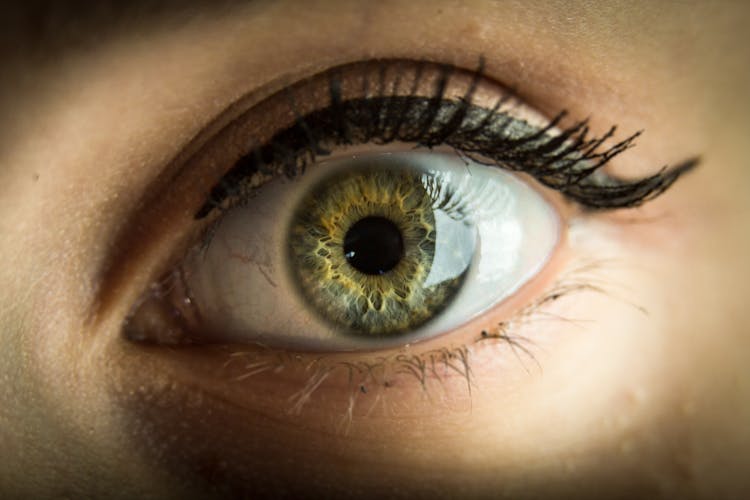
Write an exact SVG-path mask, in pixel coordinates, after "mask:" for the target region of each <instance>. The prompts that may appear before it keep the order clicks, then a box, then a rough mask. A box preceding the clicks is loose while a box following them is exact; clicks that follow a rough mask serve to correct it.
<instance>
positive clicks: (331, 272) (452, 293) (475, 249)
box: [181, 148, 559, 351]
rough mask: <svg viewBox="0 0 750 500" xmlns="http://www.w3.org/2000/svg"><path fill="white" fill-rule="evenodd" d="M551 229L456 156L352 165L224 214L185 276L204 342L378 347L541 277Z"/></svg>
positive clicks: (520, 195) (517, 186)
mask: <svg viewBox="0 0 750 500" xmlns="http://www.w3.org/2000/svg"><path fill="white" fill-rule="evenodd" d="M391 149H392V148H391ZM558 230H559V229H558V222H557V218H556V215H555V212H554V210H553V209H552V207H551V206H549V204H548V202H546V201H545V200H544V199H543V198H542V196H541V195H540V194H538V193H537V192H536V191H535V190H534V189H532V188H530V187H529V186H528V185H527V184H526V183H525V182H523V181H521V180H519V179H518V178H517V177H516V176H515V175H513V174H511V173H507V172H503V171H501V170H499V169H491V168H489V167H486V166H483V165H479V164H476V163H474V162H472V161H470V160H464V159H461V158H459V157H458V156H456V155H455V154H445V153H417V152H401V153H395V154H387V153H386V154H374V153H369V154H368V153H365V154H356V155H352V154H349V155H342V156H341V157H339V158H335V159H330V160H327V161H323V162H320V163H319V164H316V165H314V166H313V167H311V168H309V169H308V172H307V173H306V174H305V175H304V176H302V177H301V178H300V179H299V180H296V181H293V182H289V181H284V180H280V179H279V180H276V181H274V182H271V183H269V184H268V185H266V186H264V187H263V188H262V189H260V190H259V191H258V194H257V196H255V197H253V198H252V199H250V200H248V202H247V203H246V204H243V205H242V206H239V207H235V208H233V209H231V210H230V211H229V212H227V213H226V214H225V215H224V216H223V217H222V219H221V220H220V222H219V223H218V224H217V225H216V227H215V228H214V229H213V230H212V232H211V236H210V242H208V243H207V244H206V245H203V246H201V247H199V248H196V249H195V250H194V251H193V252H192V253H191V254H190V255H189V257H188V258H186V259H185V261H184V263H183V264H182V266H181V273H182V275H183V277H184V282H185V287H186V290H188V291H189V296H190V298H191V300H192V301H193V303H194V304H195V305H196V306H195V307H196V308H198V310H199V312H200V318H201V320H200V323H201V324H200V326H199V327H198V328H195V330H197V331H200V332H201V337H200V339H199V340H200V341H203V342H206V341H212V342H262V343H263V344H267V345H271V346H275V347H293V348H299V349H305V350H322V351H331V350H351V349H357V348H381V347H383V346H386V345H391V344H394V343H403V342H411V341H415V340H419V339H423V338H428V337H431V336H434V335H436V334H439V333H442V332H446V331H450V330H451V329H452V328H455V327H457V326H459V325H461V324H462V323H465V322H466V321H467V320H469V319H471V318H473V317H475V316H477V315H478V314H481V313H482V312H483V311H485V310H487V309H488V308H490V307H492V306H493V305H494V304H496V303H497V302H499V301H501V300H502V299H503V298H505V297H507V296H508V295H509V294H510V293H512V292H513V291H514V290H515V289H517V288H518V287H519V286H520V285H521V284H523V282H524V281H526V280H528V279H529V278H530V277H531V276H533V275H534V274H535V273H536V272H537V271H538V270H539V269H540V268H541V267H542V266H543V264H544V263H545V261H546V259H547V258H548V257H549V254H550V253H551V252H552V250H553V249H554V247H555V244H556V242H557V238H558Z"/></svg>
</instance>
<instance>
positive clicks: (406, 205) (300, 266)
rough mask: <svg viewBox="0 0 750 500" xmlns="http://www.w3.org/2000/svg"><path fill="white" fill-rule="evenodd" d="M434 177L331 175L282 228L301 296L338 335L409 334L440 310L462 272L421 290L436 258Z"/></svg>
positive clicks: (400, 172)
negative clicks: (286, 228) (339, 331)
mask: <svg viewBox="0 0 750 500" xmlns="http://www.w3.org/2000/svg"><path fill="white" fill-rule="evenodd" d="M432 187H434V178H431V177H430V176H429V174H427V173H425V171H424V170H421V169H418V168H414V167H406V166H404V167H399V166H397V165H394V164H393V163H390V162H384V163H383V164H378V163H377V161H374V162H373V164H371V165H369V166H366V167H361V168H356V169H351V170H349V171H347V172H345V173H339V174H334V175H332V176H329V177H327V178H324V179H323V181H321V182H320V183H318V184H317V185H316V186H314V187H313V189H311V190H310V192H308V193H307V194H306V196H305V197H304V199H303V200H302V201H301V202H300V204H299V206H298V207H297V210H296V212H295V214H294V216H293V218H292V222H291V225H290V229H289V239H288V242H289V256H290V266H291V269H292V272H293V274H294V276H295V278H296V282H297V283H298V284H299V288H300V290H301V293H302V295H303V296H304V297H305V298H306V299H307V301H308V302H309V303H310V304H311V305H312V306H313V308H314V309H315V310H316V311H317V312H318V313H319V314H320V315H321V316H322V317H323V318H324V319H325V320H327V321H328V322H329V323H331V324H332V325H333V326H334V327H336V328H338V329H343V330H348V331H350V332H353V333H358V334H367V335H376V336H377V335H380V336H382V335H388V334H394V333H399V332H404V331H406V330H412V329H414V328H416V327H418V326H420V325H422V324H423V323H425V322H426V321H428V320H429V319H431V318H432V317H434V316H435V315H436V314H437V313H439V312H440V311H442V310H443V309H444V308H445V307H446V306H447V305H448V304H449V302H450V301H451V299H452V298H453V296H454V295H455V294H456V292H457V291H458V289H459V288H460V286H461V284H462V281H463V278H464V275H465V273H461V274H459V275H457V276H455V277H453V278H451V279H445V280H442V281H440V282H439V283H435V284H430V285H428V284H427V283H428V276H430V271H431V269H432V266H433V262H434V260H435V254H436V241H437V237H438V235H437V230H436V219H435V209H434V208H433V207H434V206H435V200H434V199H433V196H434V191H435V190H434V189H432Z"/></svg>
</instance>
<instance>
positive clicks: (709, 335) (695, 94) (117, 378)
mask: <svg viewBox="0 0 750 500" xmlns="http://www.w3.org/2000/svg"><path fill="white" fill-rule="evenodd" d="M144 19H148V20H147V21H146V20H144ZM749 20H750V12H749V11H748V8H747V7H746V6H744V5H742V4H741V3H740V2H736V3H727V4H722V5H721V8H718V7H717V6H715V5H714V6H712V5H707V4H702V3H699V4H691V3H666V2H658V3H657V2H649V3H646V2H643V3H641V4H633V3H630V2H622V3H618V2H609V3H599V2H597V3H596V5H589V4H588V3H584V2H580V3H565V4H564V3H555V4H551V3H549V2H537V3H534V2H531V3H530V2H493V1H489V0H477V1H473V2H464V3H461V4H458V3H456V2H447V1H446V2H435V1H411V2H358V1H346V2H344V1H340V2H339V1H333V0H332V1H320V2H313V3H311V2H296V1H294V0H289V1H279V2H273V3H270V2H269V3H266V2H253V3H248V4H232V5H227V6H223V7H221V8H218V7H211V5H210V4H209V3H206V4H205V5H200V4H194V5H191V6H190V7H189V8H187V7H185V8H183V9H182V10H181V11H180V12H179V13H175V14H174V15H173V16H170V14H169V13H168V12H166V11H165V12H164V13H163V15H159V16H153V17H146V18H144V17H140V16H135V15H132V14H124V15H123V16H122V18H120V19H118V22H117V23H116V27H115V28H114V29H111V30H106V29H102V31H103V32H99V30H96V32H95V28H96V25H97V23H91V24H90V25H88V24H85V23H82V25H83V26H82V31H80V32H77V33H76V35H75V36H74V35H72V34H70V35H66V34H65V32H60V33H58V34H57V35H56V37H49V39H48V42H49V43H48V45H49V46H46V45H44V44H42V46H36V47H35V48H34V50H31V49H29V50H26V49H24V48H23V41H24V40H28V39H29V37H30V36H31V35H29V34H28V33H25V30H23V29H18V28H16V31H13V32H12V33H15V35H14V36H16V37H17V38H18V40H17V42H18V43H16V44H15V46H19V48H16V49H13V50H10V49H8V50H6V52H5V53H6V56H5V66H6V68H4V69H3V71H2V73H4V74H5V76H4V77H3V79H2V87H0V95H1V96H2V97H0V113H2V116H3V120H2V121H1V122H0V123H3V125H2V129H0V144H2V147H1V148H0V258H1V259H2V260H1V261H0V262H2V265H0V283H1V284H2V287H0V335H1V336H2V344H3V349H2V350H1V351H0V376H1V377H2V382H1V383H0V492H3V494H4V496H8V497H15V496H26V497H59V496H89V497H90V496H93V497H99V496H101V497H103V496H107V497H112V496H115V497H122V498H132V497H134V496H139V497H165V496H172V497H181V498H184V497H189V496H191V495H192V496H196V497H204V496H209V495H211V494H216V495H221V494H224V495H226V494H228V493H229V494H235V495H249V496H253V497H257V496H260V497H262V496H277V495H281V494H288V495H295V496H300V495H303V494H304V495H307V496H326V497H331V496H344V495H359V496H370V495H372V496H375V495H387V496H389V497H399V496H408V495H414V494H419V495H422V496H437V497H440V496H445V497H456V496H484V495H486V496H492V497H498V496H503V495H507V496H510V497H513V498H527V497H528V498H535V497H570V496H575V497H587V496H595V497H620V496H629V497H633V496H645V497H680V498H722V497H723V498H729V497H742V496H744V495H746V494H747V493H748V492H749V491H750V483H749V482H748V481H749V480H748V478H747V474H746V471H747V470H748V467H749V466H750V427H748V425H747V422H748V421H750V371H749V370H750V368H748V366H749V365H748V363H747V362H746V353H747V352H748V349H750V337H749V336H748V335H747V334H748V325H750V312H748V308H747V307H746V297H747V296H748V294H749V293H750V285H749V284H748V283H750V280H748V279H747V278H748V274H749V272H748V266H747V263H746V256H747V255H750V233H749V232H748V231H747V228H748V222H749V221H750V197H748V196H747V193H748V189H749V188H750V184H749V181H750V171H748V169H747V168H746V166H747V160H746V158H748V155H750V149H749V148H748V141H747V134H748V132H749V131H750V118H748V117H750V106H749V105H748V104H749V103H750V100H748V98H747V97H746V89H748V88H750V70H749V68H750V67H749V66H748V65H747V60H748V56H750V54H749V53H748V52H750V44H748V43H747V42H748V39H747V35H746V28H745V26H746V25H747V22H748V21H749ZM99 28H102V26H99ZM68 39H70V40H72V41H71V43H69V44H67V43H53V42H54V41H55V40H57V41H58V42H59V41H60V40H63V41H65V40H68ZM11 42H12V41H11ZM10 46H11V45H9V47H10ZM479 55H484V57H485V59H486V61H487V69H486V73H487V75H488V77H489V78H491V79H493V80H495V81H497V82H500V83H501V84H503V85H505V86H507V87H509V88H514V89H517V91H518V93H519V95H520V96H521V97H522V99H523V100H524V101H525V103H526V104H527V105H529V106H531V107H533V108H535V109H536V110H538V111H539V112H541V113H544V114H546V115H548V116H552V115H554V114H555V113H556V112H558V111H560V110H561V109H567V110H568V111H569V112H570V113H571V115H572V116H574V117H578V118H580V117H586V116H590V117H591V123H592V128H593V129H595V131H597V132H599V133H602V132H604V131H606V129H607V128H608V127H609V126H610V125H612V124H617V125H618V126H619V130H621V132H620V134H621V135H620V136H618V137H619V138H623V137H624V136H625V135H627V134H629V133H631V132H634V131H637V130H641V129H643V130H645V133H644V134H643V136H642V137H641V138H640V139H639V140H638V143H637V146H636V147H635V148H634V149H632V150H630V151H628V152H627V153H625V154H624V155H623V156H621V157H619V158H618V159H617V160H616V161H614V162H613V163H612V164H611V168H612V170H613V171H614V172H616V173H618V174H620V175H628V176H639V175H644V174H647V173H651V172H653V171H655V170H656V169H658V168H659V167H660V166H662V165H664V164H667V163H669V164H675V163H678V162H680V161H682V160H684V159H686V158H688V157H690V156H694V155H699V156H701V158H702V162H701V164H700V166H699V168H698V169H697V170H695V171H694V172H691V173H690V174H689V175H687V176H685V177H684V178H682V179H680V180H679V181H678V182H677V183H676V184H675V185H674V186H673V187H672V189H671V190H670V191H668V192H667V193H665V194H664V195H663V196H662V197H660V198H658V199H657V200H654V201H652V202H650V203H648V204H646V205H644V206H643V207H642V208H639V209H635V210H621V211H616V212H613V213H598V214H593V215H581V214H577V215H570V217H569V219H568V226H569V227H568V229H567V230H566V234H567V236H566V239H565V240H564V241H563V243H562V244H561V246H560V249H559V253H558V254H557V256H556V257H555V258H554V259H553V261H552V262H551V263H550V265H549V266H548V267H547V268H546V269H545V270H544V271H543V272H542V273H541V274H540V275H539V276H538V277H537V278H536V279H535V280H534V281H533V282H531V283H529V284H528V286H526V287H524V288H523V289H522V290H521V291H519V292H518V294H517V295H516V296H515V297H514V298H512V299H510V300H509V301H508V302H506V303H504V304H502V305H501V306H499V307H498V308H497V309H496V310H493V311H492V312H491V313H489V314H488V315H486V316H485V317H483V318H480V319H478V320H476V321H474V322H472V323H471V324H469V325H466V326H465V327H463V328H462V329H460V330H459V331H456V332H450V333H448V334H447V335H445V336H443V337H441V338H439V339H434V340H432V341H430V342H431V343H430V344H429V345H427V346H421V347H420V346H412V347H409V348H404V349H402V350H399V349H395V350H391V351H389V352H388V353H387V355H386V354H384V356H387V357H389V358H393V357H395V356H398V355H399V354H405V353H408V354H413V353H416V354H418V355H420V356H422V355H424V354H425V353H426V352H429V351H430V350H431V349H439V348H451V349H452V348H456V349H459V350H460V348H461V346H465V345H469V346H470V348H469V349H468V350H467V352H469V354H470V358H471V365H470V367H471V370H472V377H471V383H472V385H471V390H470V391H469V390H468V389H467V380H466V377H465V376H461V375H460V373H459V372H460V370H459V371H458V372H457V371H450V370H448V371H446V372H445V376H444V377H443V378H442V379H441V380H440V381H438V380H436V379H431V380H430V381H429V382H428V383H427V385H426V387H425V389H424V390H423V389H422V387H421V386H420V384H419V382H417V381H416V380H415V379H414V378H413V377H410V376H408V375H404V374H397V373H385V374H381V376H379V378H377V379H376V380H369V381H368V384H370V385H368V389H367V391H366V392H363V391H360V392H359V393H357V391H354V392H352V391H351V387H350V384H349V382H348V380H347V376H346V374H345V373H344V372H343V371H340V370H339V371H334V372H332V374H331V375H330V377H329V378H327V379H326V380H323V381H321V385H320V387H319V389H318V390H317V391H315V392H312V393H311V396H310V399H309V401H307V402H306V403H305V404H303V405H301V406H299V407H295V403H297V402H299V399H298V398H297V399H295V397H294V396H295V395H297V396H299V393H300V391H301V390H303V388H304V387H305V384H306V383H309V381H310V380H311V377H313V376H319V375H318V374H319V373H320V372H315V371H314V370H313V371H305V369H304V367H303V366H302V364H300V363H296V362H295V361H294V360H293V359H291V360H287V361H285V363H287V364H286V365H285V366H286V368H285V369H284V370H283V371H281V372H279V373H273V372H264V373H261V374H259V375H258V376H254V377H248V378H246V379H244V380H240V381H238V380H237V377H238V376H239V375H242V374H243V373H245V372H246V368H245V367H244V366H243V365H241V364H240V365H239V366H237V365H233V366H229V367H228V368H226V367H224V368H222V367H223V366H224V364H225V362H226V357H225V355H224V354H221V353H220V354H216V353H215V352H214V351H211V350H209V349H201V348H193V349H172V348H167V347H164V346H154V347H144V346H140V345H136V344H133V343H132V342H129V341H127V340H124V339H123V338H122V334H121V328H122V323H123V320H124V318H125V316H126V314H127V313H128V311H129V310H130V308H131V307H132V305H133V303H134V302H135V301H136V300H137V298H138V296H139V295H140V294H141V293H142V292H143V291H144V290H145V289H146V288H147V287H148V285H149V283H150V282H151V281H152V280H154V279H155V278H156V277H158V274H159V273H160V272H163V271H164V269H162V268H160V266H162V265H163V264H164V262H165V261H166V260H167V256H168V255H170V254H171V253H173V252H175V251H176V249H175V247H174V245H175V244H176V242H177V241H179V240H180V239H181V238H183V237H184V235H185V234H186V233H187V232H188V228H189V224H190V223H191V222H192V214H193V212H192V211H191V207H192V208H194V207H196V206H199V205H200V200H201V199H202V198H204V197H205V194H206V192H205V186H203V187H202V188H201V189H198V187H196V185H197V184H199V183H198V181H195V182H193V183H192V184H191V182H182V183H181V184H179V185H175V186H174V188H173V189H172V191H170V184H169V183H168V182H166V181H165V178H167V177H165V175H164V174H163V173H164V172H173V171H174V169H175V168H176V167H175V165H176V163H175V161H173V159H174V158H175V157H178V156H179V155H180V152H181V151H182V150H183V149H184V148H186V147H187V146H188V145H189V144H190V143H191V140H192V139H193V138H194V137H195V136H196V135H197V134H199V133H200V132H201V131H202V130H203V129H204V128H205V127H206V126H207V125H208V124H209V123H210V122H211V121H212V120H214V119H215V118H216V117H219V116H222V113H224V112H225V110H226V109H227V108H228V107H229V106H230V105H231V104H232V103H234V102H235V101H237V100H238V99H240V98H242V97H243V96H246V95H253V93H254V92H256V93H257V92H261V91H262V89H264V88H267V87H269V86H271V87H275V88H282V87H283V86H284V85H285V84H289V83H293V82H295V81H296V80H298V79H299V78H302V77H305V76H308V75H311V74H315V73H317V72H319V71H322V70H325V69H327V68H330V67H333V66H337V65H340V64H344V63H348V62H354V61H359V60H366V59H372V58H379V57H393V58H396V57H398V58H407V59H415V60H420V59H429V60H434V61H438V62H447V63H451V64H454V65H457V66H460V67H464V68H473V67H475V66H476V62H477V60H478V57H479ZM178 166H179V165H178ZM166 192H169V193H170V194H169V196H165V195H163V193H166ZM550 197H551V198H554V197H553V196H552V195H550ZM161 198H164V199H166V200H167V201H165V202H164V203H165V205H163V206H162V205H159V206H160V207H161V208H163V210H160V211H159V212H158V213H156V214H155V212H154V210H153V209H152V208H151V207H153V206H154V205H153V200H154V199H161ZM558 201H559V200H558ZM555 203H557V201H555ZM144 213H146V214H148V216H149V220H150V222H148V223H147V224H146V223H143V220H144V215H143V214H144ZM566 217H567V215H566ZM136 221H137V223H136ZM133 225H135V228H134V227H133ZM125 234H127V235H130V236H129V240H128V241H127V244H128V245H127V248H128V249H129V250H128V251H127V252H124V251H122V250H121V249H122V248H124V247H120V246H119V245H120V244H121V243H122V242H123V241H124V240H123V235H125ZM113 275H117V276H120V277H123V278H121V279H117V280H113V279H110V278H111V276H113ZM565 280H568V281H565ZM573 281H574V282H576V283H580V282H584V283H594V284H595V285H596V286H599V287H601V288H603V289H604V290H605V292H604V293H600V292H594V291H592V290H588V291H586V290H584V291H579V292H575V293H573V294H571V295H569V296H568V297H564V298H562V299H561V300H559V301H554V303H553V304H551V305H550V306H549V308H548V309H546V310H545V311H546V314H547V315H546V316H545V318H544V319H538V318H537V320H535V321H528V322H526V323H525V324H523V325H521V324H516V325H515V328H517V330H514V332H515V333H516V334H517V335H521V336H523V337H524V338H527V339H530V340H531V341H532V344H530V345H529V348H530V350H531V352H532V353H533V358H532V357H530V356H527V355H525V354H523V353H520V355H519V356H516V355H515V354H514V351H513V350H512V349H511V348H510V347H509V346H508V345H506V344H503V343H500V342H495V343H493V344H492V345H489V346H487V345H483V344H482V345H480V344H481V343H480V344H475V343H473V342H472V339H475V338H476V337H477V333H478V332H479V331H481V330H482V329H484V328H487V327H488V326H490V325H496V324H497V323H498V322H500V321H509V320H510V319H512V318H518V312H519V311H520V310H523V309H524V308H525V307H526V306H528V304H530V303H532V302H534V301H535V300H536V299H538V298H539V297H541V296H543V295H544V294H545V293H546V292H549V290H550V289H552V288H553V287H554V286H555V284H556V283H560V282H573ZM559 316H562V317H564V318H566V319H567V320H564V319H559ZM555 318H557V319H555ZM515 323H518V321H517V320H516V321H515ZM240 358H241V357H240ZM365 358H366V359H369V360H371V359H373V357H372V356H370V357H369V358H368V357H365ZM358 359H359V358H358ZM329 361H330V360H329ZM334 361H335V360H334ZM327 363H328V361H327ZM332 363H333V362H332V361H331V363H329V364H327V365H326V366H332ZM303 394H304V392H303ZM353 394H355V395H357V394H358V395H357V396H356V398H355V399H352V398H353V396H352V395H353ZM352 401H354V403H352ZM350 404H351V405H350ZM350 408H351V412H350V411H349V409H350Z"/></svg>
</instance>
